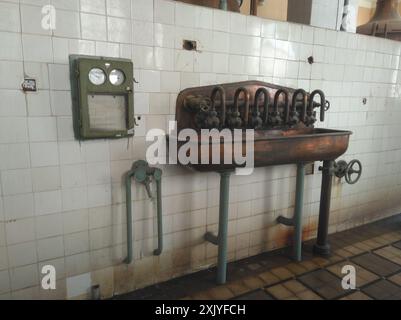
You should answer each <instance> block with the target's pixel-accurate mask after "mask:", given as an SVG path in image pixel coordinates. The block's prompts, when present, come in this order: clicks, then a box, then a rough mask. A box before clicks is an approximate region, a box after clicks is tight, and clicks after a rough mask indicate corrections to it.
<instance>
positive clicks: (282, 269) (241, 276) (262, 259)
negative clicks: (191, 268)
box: [115, 215, 401, 300]
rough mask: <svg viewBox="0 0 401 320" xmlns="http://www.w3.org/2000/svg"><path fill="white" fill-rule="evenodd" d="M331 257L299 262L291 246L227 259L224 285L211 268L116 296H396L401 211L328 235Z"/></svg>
mask: <svg viewBox="0 0 401 320" xmlns="http://www.w3.org/2000/svg"><path fill="white" fill-rule="evenodd" d="M330 243H331V246H332V256H331V257H328V258H322V257H318V256H314V255H313V254H312V253H311V251H312V250H311V248H312V246H313V244H314V241H308V242H307V243H305V244H304V251H303V261H302V262H300V263H295V262H293V261H292V260H291V259H290V256H289V254H288V252H290V251H291V250H290V248H287V249H284V250H279V251H276V252H271V253H265V254H261V255H259V256H256V257H252V258H248V259H245V260H242V261H237V262H233V263H230V264H229V266H228V281H227V284H225V285H222V286H216V285H215V283H214V280H215V269H214V268H212V269H209V270H204V271H201V272H198V273H195V274H192V275H188V276H185V277H181V278H178V279H174V280H171V281H168V282H165V283H162V284H158V285H154V286H151V287H148V288H145V289H142V290H138V291H135V292H132V293H129V294H126V295H122V296H118V297H115V299H125V300H131V299H155V300H158V299H169V300H171V299H195V300H228V299H235V300H276V299H280V300H281V299H283V300H322V299H340V300H372V299H379V300H381V299H386V300H387V299H388V300H390V299H392V300H394V299H396V300H401V215H398V216H395V217H392V218H389V219H385V220H382V221H379V222H375V223H372V224H369V225H365V226H362V227H358V228H356V229H352V230H348V231H344V232H341V233H337V234H334V235H331V236H330ZM344 266H353V267H354V268H355V270H356V290H345V289H343V288H342V285H341V283H342V278H343V277H344V274H343V273H342V271H343V267H344Z"/></svg>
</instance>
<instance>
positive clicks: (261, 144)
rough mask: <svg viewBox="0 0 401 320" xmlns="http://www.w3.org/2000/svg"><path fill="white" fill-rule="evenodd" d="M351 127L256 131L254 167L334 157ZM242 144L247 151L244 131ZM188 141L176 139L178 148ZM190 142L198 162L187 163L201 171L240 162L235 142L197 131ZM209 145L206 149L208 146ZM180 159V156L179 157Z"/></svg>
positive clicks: (346, 141)
mask: <svg viewBox="0 0 401 320" xmlns="http://www.w3.org/2000/svg"><path fill="white" fill-rule="evenodd" d="M351 134H352V132H350V131H341V130H331V129H315V128H303V129H291V130H269V131H255V139H254V167H255V168H258V167H267V166H273V165H284V164H296V163H310V162H314V161H324V160H332V159H337V158H338V157H340V156H341V155H343V154H344V153H345V152H346V151H347V149H348V144H349V137H350V135H351ZM243 137H244V138H243V140H242V142H241V143H242V147H238V148H242V150H243V154H244V155H245V154H246V137H245V134H243ZM186 143H187V142H178V148H180V147H181V146H183V145H184V144H186ZM190 143H194V144H197V148H198V162H197V163H196V164H193V163H190V164H189V166H190V167H192V168H193V169H195V170H197V171H201V172H208V171H217V172H218V171H224V170H233V169H235V168H238V167H242V166H243V165H237V164H236V163H235V160H234V150H235V146H234V144H235V143H236V142H232V143H231V145H230V147H229V148H227V144H226V143H225V142H224V140H223V141H222V142H220V143H213V142H212V141H210V140H209V136H208V135H205V136H202V135H201V134H200V133H199V135H198V141H197V142H193V141H191V142H190ZM207 149H209V150H207ZM214 152H218V153H220V157H219V158H220V162H219V163H213V162H212V160H213V159H212V155H213V154H214ZM226 152H230V154H231V158H232V164H224V159H225V158H224V157H227V155H226V154H225V153H226ZM202 154H209V155H210V158H209V161H208V163H207V164H202V159H201V157H202ZM178 160H179V159H178Z"/></svg>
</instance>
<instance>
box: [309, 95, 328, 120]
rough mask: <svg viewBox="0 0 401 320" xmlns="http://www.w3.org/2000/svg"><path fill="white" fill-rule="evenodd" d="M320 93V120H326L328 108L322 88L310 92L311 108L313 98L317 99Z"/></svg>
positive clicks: (310, 108)
mask: <svg viewBox="0 0 401 320" xmlns="http://www.w3.org/2000/svg"><path fill="white" fill-rule="evenodd" d="M316 95H319V96H320V121H321V122H323V121H324V118H325V117H324V116H325V110H326V96H325V94H324V92H323V91H322V90H315V91H313V92H312V93H311V94H310V97H309V110H311V111H312V110H313V100H314V99H315V96H316Z"/></svg>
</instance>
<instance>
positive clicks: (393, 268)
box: [351, 253, 401, 277]
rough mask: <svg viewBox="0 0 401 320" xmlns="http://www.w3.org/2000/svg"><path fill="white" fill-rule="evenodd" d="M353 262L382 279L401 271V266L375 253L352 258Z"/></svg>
mask: <svg viewBox="0 0 401 320" xmlns="http://www.w3.org/2000/svg"><path fill="white" fill-rule="evenodd" d="M351 261H352V262H355V263H356V264H359V265H360V266H361V267H363V268H365V269H367V270H369V271H371V272H373V273H375V274H377V275H379V276H381V277H385V276H388V275H391V274H393V273H396V272H397V271H399V270H401V266H399V265H397V264H395V263H393V262H390V261H388V260H386V259H384V258H381V257H379V256H378V255H375V254H373V253H365V254H363V255H361V256H358V257H354V258H352V259H351Z"/></svg>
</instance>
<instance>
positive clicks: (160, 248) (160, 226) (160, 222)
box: [153, 169, 163, 256]
mask: <svg viewBox="0 0 401 320" xmlns="http://www.w3.org/2000/svg"><path fill="white" fill-rule="evenodd" d="M157 171H159V172H160V177H157V176H156V173H155V174H154V177H155V180H156V192H157V237H158V238H157V249H156V250H155V251H154V252H153V254H154V255H155V256H160V255H161V253H162V251H163V211H162V180H161V170H159V169H156V172H157Z"/></svg>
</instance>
